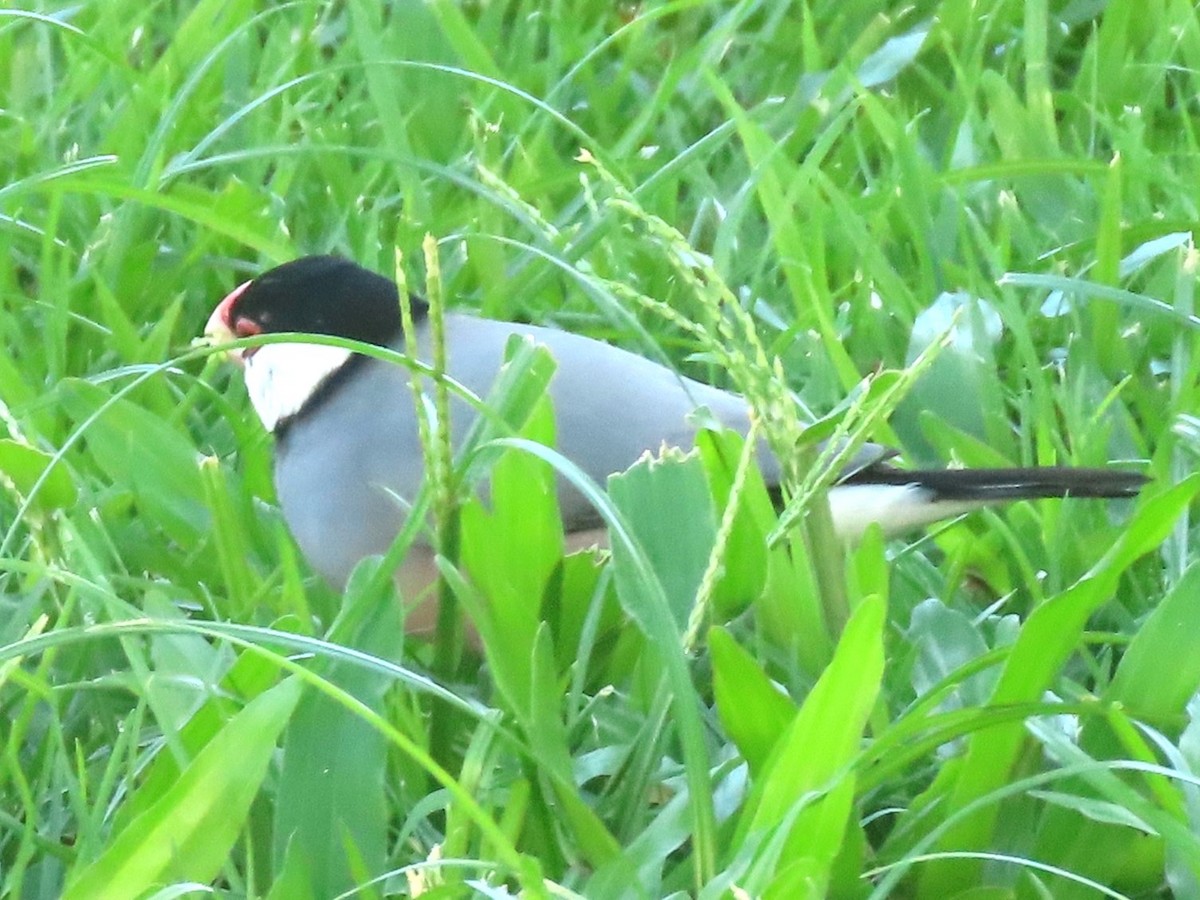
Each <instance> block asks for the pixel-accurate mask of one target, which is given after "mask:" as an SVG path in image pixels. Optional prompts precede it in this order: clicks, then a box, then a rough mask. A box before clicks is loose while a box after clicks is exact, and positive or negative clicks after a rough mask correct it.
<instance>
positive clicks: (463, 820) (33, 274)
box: [0, 0, 1200, 898]
mask: <svg viewBox="0 0 1200 900" xmlns="http://www.w3.org/2000/svg"><path fill="white" fill-rule="evenodd" d="M0 61H2V62H3V65H0V98H2V100H0V107H2V113H0V138H2V143H3V146H4V147H5V148H6V149H5V152H4V154H3V157H2V158H3V162H2V163H0V166H3V171H4V177H3V180H2V182H0V251H2V252H0V258H3V259H5V260H6V261H7V262H6V264H4V265H0V304H2V308H3V315H2V316H0V335H2V336H3V339H4V345H5V346H6V347H7V348H8V352H7V353H5V354H3V355H0V421H2V423H3V428H2V430H3V432H5V433H4V434H2V435H0V482H2V484H3V490H0V715H2V717H3V720H4V721H5V722H6V723H7V724H6V725H5V726H4V727H2V728H0V746H2V752H3V755H2V762H0V798H2V802H0V894H3V895H4V896H14V897H18V896H19V897H43V896H44V897H57V896H60V895H63V894H65V895H67V896H72V897H95V896H111V897H125V896H144V895H149V894H153V893H154V892H155V891H157V892H159V894H160V895H161V896H181V895H184V894H188V893H196V894H201V893H206V892H211V891H213V890H217V891H220V892H222V893H225V894H229V895H246V896H274V897H302V896H313V897H333V896H349V895H351V894H361V895H363V896H383V895H389V894H405V893H409V892H411V893H418V892H424V893H426V894H428V895H432V896H460V895H466V894H469V893H472V892H476V893H482V894H484V895H490V896H504V895H505V893H504V892H505V890H512V891H516V890H522V891H526V892H528V893H529V894H530V895H532V896H549V895H554V896H572V895H578V896H586V897H608V896H626V895H628V896H645V897H656V896H666V895H670V894H676V895H684V894H690V895H695V896H703V897H718V896H747V895H748V896H772V897H795V896H826V895H830V896H838V897H866V896H872V897H873V896H881V897H882V896H893V895H898V896H921V897H938V898H942V897H950V896H955V895H957V894H964V893H966V892H968V891H971V890H972V889H974V888H978V887H980V886H986V887H988V888H990V889H991V891H992V892H993V893H994V894H995V895H996V896H1013V897H1018V896H1019V897H1027V896H1029V897H1032V896H1054V897H1068V898H1070V897H1076V896H1078V897H1084V896H1094V895H1095V894H1096V893H1098V892H1099V893H1101V894H1103V895H1106V896H1151V895H1163V896H1165V895H1167V894H1168V893H1173V894H1174V895H1175V896H1192V895H1196V894H1197V893H1200V863H1198V862H1197V860H1200V821H1198V820H1197V812H1196V810H1197V809H1200V805H1198V801H1200V793H1198V791H1197V785H1198V784H1200V782H1198V780H1197V775H1196V774H1195V769H1196V768H1197V767H1198V766H1200V757H1198V756H1197V751H1196V739H1197V734H1198V732H1197V725H1196V723H1195V721H1194V719H1193V716H1194V714H1195V709H1196V706H1195V704H1194V703H1193V697H1194V695H1195V694H1196V689H1197V687H1198V686H1200V663H1198V662H1197V660H1200V646H1198V645H1200V599H1198V598H1200V583H1198V582H1197V579H1198V578H1200V575H1198V574H1197V568H1196V566H1195V564H1194V563H1195V557H1196V551H1195V549H1194V548H1195V546H1196V542H1195V540H1194V537H1193V527H1192V524H1191V520H1190V517H1189V504H1190V501H1191V499H1192V498H1193V496H1194V495H1195V493H1196V490H1197V486H1198V482H1197V480H1196V478H1195V477H1194V476H1193V475H1191V474H1190V473H1191V470H1192V469H1193V468H1194V466H1195V460H1196V457H1197V453H1198V452H1200V428H1198V426H1197V417H1198V415H1200V414H1198V412H1197V409H1198V406H1200V404H1198V398H1197V391H1198V385H1200V379H1198V377H1197V375H1198V367H1200V358H1198V357H1200V354H1197V352H1196V340H1197V327H1198V325H1200V319H1197V318H1196V315H1195V309H1194V279H1195V274H1196V259H1197V257H1196V253H1195V250H1194V248H1193V241H1192V232H1193V230H1194V229H1195V227H1196V221H1197V215H1198V213H1197V209H1198V206H1200V149H1198V147H1197V142H1198V134H1197V122H1198V121H1200V120H1198V118H1197V114H1198V112H1200V110H1198V108H1197V105H1196V97H1197V96H1200V83H1198V78H1197V69H1198V67H1200V21H1198V19H1197V15H1196V13H1195V11H1194V9H1193V8H1192V7H1191V6H1190V5H1189V4H1188V3H1185V2H1182V0H1153V2H1150V3H1137V4H1135V3H1132V2H1121V0H1112V2H1108V3H1101V4H1083V5H1081V4H1071V3H1055V4H1051V3H1047V2H1045V0H1030V2H1026V3H1017V2H1012V0H1007V2H1006V0H997V2H994V3H991V4H987V5H982V6H981V5H979V4H967V3H959V2H950V0H943V2H921V3H917V4H911V5H908V6H893V5H891V4H886V3H881V2H879V0H859V2H850V3H846V2H822V0H812V2H807V3H790V4H784V3H763V2H740V3H727V4H721V3H716V2H705V0H676V2H670V3H664V4H659V5H639V4H618V5H609V4H598V5H597V4H584V3H576V4H571V3H565V2H554V3H548V4H543V3H533V2H525V0H512V2H508V3H495V2H493V3H470V4H454V3H447V2H443V3H428V4H418V3H404V2H396V3H385V4H378V3H371V2H367V0H346V2H339V3H316V2H310V0H295V2H291V3H285V4H278V5H277V4H260V3H254V2H251V0H199V2H196V3H144V4H132V3H128V2H125V0H115V2H114V0H104V2H100V0H91V2H88V0H84V2H79V3H74V4H55V3H44V4H42V3H35V2H32V0H29V2H27V3H25V4H24V5H23V6H22V8H20V9H16V8H8V9H4V10H0ZM427 234H431V235H433V236H435V237H436V239H437V257H438V258H439V259H440V263H441V272H440V274H439V273H430V272H427V270H426V267H425V265H424V264H423V255H422V252H421V250H420V247H421V244H422V240H423V238H424V237H425V235H427ZM397 248H400V249H402V250H403V252H404V261H405V266H406V274H407V277H408V279H409V281H410V283H411V284H412V285H413V286H415V287H419V286H422V285H425V284H426V281H427V276H429V275H430V274H433V275H434V276H435V278H434V280H435V282H437V283H440V284H441V286H442V290H443V291H444V295H445V297H446V298H447V302H448V303H449V304H450V305H452V306H453V307H455V308H461V309H469V310H476V311H479V312H481V313H483V314H485V315H488V316H493V317H498V318H510V319H520V320H532V321H538V322H544V323H553V324H557V325H559V326H561V327H564V328H569V329H571V330H575V331H579V332H582V333H586V334H590V335H592V336H594V337H598V338H601V339H605V340H610V341H613V342H616V343H619V344H621V345H624V346H628V347H631V348H633V349H636V350H638V351H639V352H641V353H644V354H646V355H649V356H652V357H655V358H659V359H662V360H664V361H668V362H670V363H671V364H673V365H675V366H677V367H678V368H680V369H681V370H682V371H686V372H688V373H689V374H692V375H695V376H697V377H701V378H704V379H707V380H709V381H713V382H716V383H720V384H723V385H726V386H729V387H731V388H735V389H737V390H740V391H742V392H744V393H746V394H747V396H749V397H750V398H752V399H753V401H754V402H755V405H756V406H757V407H758V408H759V409H760V411H762V412H763V413H764V417H763V422H762V428H763V430H764V433H765V435H766V437H767V439H768V440H769V441H771V442H772V444H773V445H774V446H775V447H776V448H780V449H787V448H790V447H792V446H795V447H796V450H795V453H796V455H795V457H794V459H795V462H794V464H793V463H791V462H790V459H791V458H790V457H789V465H790V468H791V469H792V474H793V480H794V481H795V482H796V483H795V484H793V485H792V489H793V494H794V496H795V497H796V498H797V500H796V504H797V505H795V506H793V508H792V509H790V510H788V511H787V512H786V513H785V518H786V520H787V521H788V522H795V521H796V520H797V519H800V520H801V523H800V525H799V526H797V527H787V528H780V527H779V519H778V517H777V515H776V512H775V511H774V509H773V507H772V505H771V503H770V501H769V499H768V497H767V495H766V492H765V489H764V488H763V486H762V484H761V482H760V481H759V479H757V477H756V476H755V474H754V472H753V471H752V469H749V468H747V466H746V465H745V464H744V460H742V457H741V456H740V454H741V452H742V450H741V448H740V446H739V445H738V443H737V442H736V441H731V440H730V439H729V438H728V437H727V436H720V435H714V436H712V437H710V438H706V443H705V444H704V446H702V447H701V451H702V452H701V454H700V456H691V457H687V458H674V457H673V458H668V459H666V460H664V461H662V462H660V463H656V464H653V465H651V464H649V463H643V464H639V465H638V466H636V467H635V468H634V469H632V470H631V471H630V472H628V473H625V474H623V475H621V476H619V477H618V478H616V479H614V480H613V481H612V482H610V484H608V485H591V484H588V483H585V481H584V479H583V477H582V475H581V474H580V473H577V472H574V471H573V470H572V469H571V467H570V466H569V465H568V464H567V463H566V462H565V461H564V460H562V459H561V458H559V457H557V456H556V454H554V452H553V451H552V450H551V449H547V445H548V444H549V445H552V435H553V418H552V410H550V409H549V408H548V407H546V405H545V404H544V402H542V401H541V400H540V396H541V391H540V388H541V386H542V385H544V384H545V382H546V379H548V378H550V377H552V371H553V361H552V360H550V359H549V357H548V356H547V355H546V354H545V352H544V351H539V350H537V349H536V348H528V347H526V348H518V349H517V350H515V355H514V357H513V359H512V361H511V365H510V368H509V370H508V372H507V375H506V379H505V381H504V384H503V385H502V386H501V387H500V388H499V389H498V391H497V393H496V395H495V396H493V397H491V398H489V403H490V404H491V405H492V406H493V407H494V408H495V409H496V410H497V411H498V414H497V416H496V417H495V418H494V419H493V420H492V425H491V426H489V428H488V429H485V430H484V431H482V432H481V433H479V434H478V435H476V436H475V438H476V440H475V442H474V444H473V446H474V447H475V448H476V451H475V452H474V453H472V454H468V455H466V456H464V457H462V458H461V459H460V460H459V461H458V464H457V469H456V473H457V474H454V475H453V479H452V482H447V485H448V486H449V487H450V488H454V487H456V486H457V487H459V488H462V486H463V485H469V484H470V481H471V479H472V478H477V477H479V476H480V475H482V474H484V473H487V474H488V476H489V477H490V479H491V484H492V491H491V495H492V498H493V502H492V503H491V504H489V505H484V504H482V503H481V502H480V501H478V500H476V499H473V498H472V496H471V493H470V491H468V490H466V489H465V488H462V489H461V490H459V492H458V502H460V503H461V504H462V505H461V507H460V509H459V511H458V515H459V521H460V523H461V532H460V533H461V552H460V553H459V554H457V557H455V555H454V554H451V555H450V556H449V557H447V558H445V559H444V560H443V572H444V578H445V581H446V589H447V590H449V591H451V592H452V593H453V596H454V597H456V598H457V600H458V602H459V604H460V606H461V608H462V609H463V610H464V611H465V613H466V615H467V616H469V617H470V618H471V620H472V621H473V623H474V627H475V628H476V629H477V630H478V633H479V634H480V636H481V638H482V641H483V652H482V654H481V655H479V656H477V655H475V654H473V653H470V652H466V653H459V652H445V648H447V647H449V649H450V650H454V647H453V645H452V644H449V645H448V644H446V643H445V642H443V644H441V645H440V646H441V647H442V648H443V650H442V651H438V650H437V649H436V646H431V645H428V644H420V643H417V642H412V641H408V642H406V641H405V640H404V639H403V637H402V629H401V627H400V624H399V618H400V613H399V609H398V607H397V605H396V603H395V601H394V598H392V597H391V596H390V594H389V592H388V591H387V589H386V585H387V583H388V579H387V577H386V576H387V570H386V566H387V565H388V564H389V563H390V562H392V561H394V560H385V561H384V562H383V563H382V565H383V566H384V568H382V569H381V568H378V567H377V566H376V564H373V563H368V564H365V565H364V566H363V567H362V569H360V571H359V572H358V573H357V575H356V577H355V578H354V579H352V582H351V585H350V586H349V588H348V589H347V591H346V594H345V595H344V596H338V595H334V594H333V593H332V592H331V591H330V590H329V589H328V588H327V587H325V586H323V585H322V584H321V583H320V582H319V581H318V580H317V579H315V578H314V577H313V576H312V575H311V574H310V573H309V572H308V571H307V570H306V568H305V566H304V563H303V561H302V560H301V559H300V558H299V556H298V553H297V551H296V550H295V548H294V546H293V545H292V543H291V540H290V538H289V536H288V535H287V531H286V527H285V526H284V524H283V522H282V520H281V518H280V516H279V514H278V512H277V510H276V509H275V507H274V505H273V487H272V484H271V447H270V441H269V438H268V437H267V436H266V435H264V434H263V432H262V431H261V429H260V428H259V426H258V424H257V422H256V421H255V420H254V419H253V416H252V414H251V412H250V410H249V406H248V404H247V402H246V398H245V394H244V391H243V390H242V388H241V386H240V384H239V383H238V382H237V379H236V378H235V377H232V376H231V374H230V373H229V372H227V371H226V370H225V369H224V368H223V367H222V366H220V365H219V362H218V360H217V359H216V358H215V357H214V356H212V355H211V353H210V351H209V350H208V349H207V348H204V347H193V346H192V341H193V338H194V337H195V336H196V335H197V333H198V331H199V330H200V328H201V326H202V323H203V322H204V320H205V319H206V317H207V314H208V312H209V310H210V309H211V307H212V306H213V305H214V304H215V302H216V301H217V300H218V299H219V298H220V297H221V296H223V294H224V293H225V292H227V291H228V290H229V289H230V288H231V287H232V286H233V285H235V284H236V283H238V282H240V281H242V280H245V279H246V278H247V277H250V276H251V275H253V274H254V273H256V272H258V271H260V270H261V269H262V268H264V267H266V266H269V265H271V264H274V263H278V262H281V261H283V260H286V259H288V258H291V257H293V256H295V255H298V254H301V253H308V252H326V251H336V252H340V253H343V254H346V255H348V256H351V257H353V258H354V259H356V260H358V261H360V262H362V263H363V264H366V265H369V266H373V267H375V268H376V269H378V270H380V271H390V270H391V269H392V268H393V266H394V264H395V252H396V249H397ZM598 387H600V388H602V386H598ZM788 391H790V392H791V393H792V394H794V396H795V398H796V399H797V400H798V403H797V404H794V405H793V404H792V403H790V402H789V398H788V394H787V392H788ZM793 416H798V417H799V418H800V419H803V420H805V421H807V422H808V423H810V424H811V423H816V424H814V425H813V426H812V427H811V428H810V429H809V430H807V431H805V432H804V436H803V437H801V438H800V443H799V444H798V445H797V444H796V438H797V436H796V428H795V425H794V422H793V421H792V417H793ZM830 435H840V436H843V437H845V438H848V439H849V441H850V444H849V446H853V445H854V444H855V443H856V442H859V441H861V440H863V439H866V438H870V439H873V440H880V441H884V442H888V443H895V444H898V445H900V446H902V447H903V448H904V450H905V453H906V456H907V457H908V459H910V460H912V461H914V462H917V463H922V464H924V463H933V462H937V463H947V462H961V463H965V464H969V465H1002V464H1081V465H1099V464H1102V463H1104V462H1105V461H1106V460H1120V461H1127V462H1135V463H1137V464H1138V465H1139V466H1142V467H1144V468H1145V469H1146V471H1147V472H1148V473H1149V474H1150V475H1151V476H1152V477H1153V479H1154V481H1153V484H1152V485H1151V486H1149V487H1148V488H1147V489H1146V491H1145V492H1144V495H1143V496H1142V497H1141V498H1140V499H1139V500H1137V501H1134V502H1122V503H1111V504H1106V503H1099V502H1084V501H1071V500H1067V501H1064V502H1047V503H1039V504H1019V505H1016V506H1014V507H1012V508H1010V509H1007V510H1005V511H1003V512H1000V513H988V514H981V515H977V516H973V517H970V518H968V519H966V520H963V521H960V522H955V523H951V524H950V525H947V526H945V527H942V528H939V529H937V530H935V531H934V532H933V533H932V534H931V535H928V536H925V537H914V539H913V540H912V541H907V542H888V543H885V542H884V541H882V540H881V539H880V538H879V536H878V535H875V534H872V535H868V536H867V538H866V539H865V540H864V541H863V542H862V544H861V545H859V546H857V547H855V548H850V549H848V550H845V551H844V550H843V548H841V547H839V546H838V545H837V544H836V543H835V542H833V541H832V540H830V538H829V535H828V528H827V526H826V525H825V524H823V517H822V515H821V501H820V492H819V488H820V486H821V484H822V483H823V482H824V481H827V480H828V477H829V473H830V472H831V471H832V469H833V467H834V465H835V464H836V461H833V460H826V459H822V458H820V456H819V454H818V452H817V448H816V444H815V439H816V438H818V437H820V438H823V437H828V436H830ZM809 439H812V440H809ZM739 461H741V462H742V463H743V464H741V465H740V466H739ZM556 473H557V474H556ZM556 477H566V478H572V479H574V480H575V481H576V482H577V483H578V485H579V486H580V487H581V489H583V490H585V491H587V492H589V493H590V495H591V496H592V497H593V500H594V502H595V504H596V506H597V508H598V510H599V511H600V512H601V514H602V515H603V516H604V518H605V519H606V520H607V522H608V524H609V526H610V534H611V535H612V544H613V549H612V554H611V559H609V558H607V557H605V558H602V559H598V558H597V557H595V556H593V555H592V554H588V553H584V554H576V555H570V556H567V557H566V558H564V557H563V547H562V540H561V530H560V527H559V524H558V519H557V512H556V508H555V505H554V503H553V499H552V494H551V493H550V491H549V486H550V485H551V484H553V482H554V479H555V478H556ZM444 487H445V485H444ZM450 496H451V494H450V493H448V492H443V495H442V496H441V498H440V499H439V500H438V502H437V504H435V505H438V506H442V505H445V504H446V503H447V502H448V498H449V497H450ZM800 513H804V515H799V514H800ZM422 521H423V520H422V519H420V518H414V519H413V523H414V524H413V528H412V529H411V531H410V532H409V533H406V534H405V535H403V536H402V537H401V538H400V540H399V541H398V542H397V545H396V547H395V549H394V553H393V554H392V556H393V557H397V558H398V557H400V556H402V555H403V554H404V552H406V549H407V547H408V545H409V543H410V542H411V540H413V539H415V538H416V537H417V534H416V531H417V528H418V525H419V524H420V522H422ZM664 526H665V527H664Z"/></svg>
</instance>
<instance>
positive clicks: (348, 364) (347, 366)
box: [271, 298, 426, 446]
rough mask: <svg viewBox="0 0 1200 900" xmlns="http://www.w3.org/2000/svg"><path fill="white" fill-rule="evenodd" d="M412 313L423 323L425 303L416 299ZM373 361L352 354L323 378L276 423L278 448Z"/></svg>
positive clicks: (396, 342) (396, 340) (397, 339)
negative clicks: (298, 424) (294, 427)
mask: <svg viewBox="0 0 1200 900" xmlns="http://www.w3.org/2000/svg"><path fill="white" fill-rule="evenodd" d="M412 313H413V324H414V325H415V324H416V323H418V322H420V321H422V320H423V319H424V318H425V314H426V309H425V305H424V303H418V302H417V301H416V298H414V302H413V308H412ZM400 337H401V334H397V335H395V336H394V339H393V340H392V341H389V342H387V343H384V344H381V345H380V346H382V347H389V346H391V347H395V346H399V343H400ZM372 359H373V358H372V357H370V356H364V355H363V354H361V353H351V354H350V356H349V357H348V358H347V359H346V361H345V362H344V363H342V364H341V365H340V366H338V367H337V368H336V369H334V370H333V371H332V372H330V373H329V374H328V375H326V376H325V377H324V378H322V379H321V381H320V382H319V383H318V384H317V386H316V388H314V389H313V392H312V393H311V394H309V395H308V398H307V399H306V400H305V401H304V402H303V403H302V404H300V408H299V409H298V410H296V411H295V412H294V413H291V414H290V415H286V416H282V417H281V418H280V419H279V421H277V422H276V423H275V428H274V429H273V431H272V432H271V433H272V434H274V435H275V444H276V446H279V445H281V444H283V443H284V442H285V441H286V440H287V436H288V432H290V431H291V429H292V426H293V425H294V424H295V423H296V422H300V421H303V420H304V419H306V418H308V417H310V416H312V415H314V414H315V413H316V412H317V411H318V410H320V409H321V408H322V407H324V406H325V404H326V403H328V402H329V401H330V399H331V398H332V397H334V396H336V395H337V392H338V391H339V390H340V389H341V387H342V385H344V384H346V383H347V382H348V381H349V380H350V379H351V378H353V377H354V373H355V372H357V371H358V370H359V369H361V368H362V367H363V366H365V365H367V364H368V363H369V362H372Z"/></svg>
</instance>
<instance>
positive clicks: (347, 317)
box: [223, 256, 424, 345]
mask: <svg viewBox="0 0 1200 900" xmlns="http://www.w3.org/2000/svg"><path fill="white" fill-rule="evenodd" d="M226 299H227V301H229V305H228V307H227V308H226V310H225V311H224V316H223V318H224V319H225V325H226V326H227V327H228V329H229V330H230V331H231V332H233V333H234V334H236V335H246V334H262V333H266V334H269V333H278V332H284V331H299V332H304V333H306V334H327V335H332V336H334V337H344V338H350V339H353V340H358V341H363V342H366V343H370V344H377V345H387V344H390V343H392V342H394V341H395V340H396V339H397V338H398V337H399V336H400V333H401V325H400V303H399V297H398V295H397V292H396V285H395V284H394V283H393V282H392V281H391V280H390V279H388V278H384V277H383V276H382V275H377V274H376V273H374V272H371V271H369V270H367V269H364V268H363V267H362V266H360V265H357V264H356V263H353V262H351V261H350V260H347V259H342V258H341V257H338V256H304V257H301V258H300V259H296V260H293V261H292V262H289V263H284V264H283V265H282V266H278V267H276V268H274V269H271V270H269V271H267V272H264V273H263V274H262V275H259V276H258V277H257V278H255V279H254V280H253V281H251V282H250V283H249V284H247V285H246V286H245V288H244V289H241V290H239V291H235V292H234V293H233V294H231V295H230V296H229V297H228V298H226ZM223 305H224V304H223ZM423 312H424V304H423V303H421V302H420V301H418V300H415V299H414V303H413V314H414V316H417V317H420V315H421V314H422V313H423Z"/></svg>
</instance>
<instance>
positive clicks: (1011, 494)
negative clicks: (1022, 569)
mask: <svg viewBox="0 0 1200 900" xmlns="http://www.w3.org/2000/svg"><path fill="white" fill-rule="evenodd" d="M1147 481H1149V479H1148V478H1147V477H1146V476H1145V475H1142V474H1140V473H1138V472H1122V471H1119V470H1117V469H1077V468H1071V467H1069V466H1043V467H1035V468H1028V469H918V470H909V471H906V470H904V469H897V468H896V467H895V466H889V465H886V464H882V463H880V464H876V465H873V466H867V467H866V468H864V469H860V470H859V471H857V472H855V473H854V474H852V475H851V476H850V477H849V478H847V479H846V480H845V481H843V482H841V483H842V484H913V485H919V486H921V487H924V488H928V489H929V490H930V491H932V492H933V494H934V495H935V499H937V500H984V501H989V500H997V501H998V500H1026V499H1034V498H1037V497H1066V496H1071V497H1134V496H1136V495H1137V493H1138V490H1139V489H1140V488H1141V487H1142V485H1144V484H1145V483H1146V482H1147Z"/></svg>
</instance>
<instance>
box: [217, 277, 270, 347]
mask: <svg viewBox="0 0 1200 900" xmlns="http://www.w3.org/2000/svg"><path fill="white" fill-rule="evenodd" d="M249 286H250V282H249V281H246V282H243V283H242V284H239V285H238V286H237V287H235V288H234V289H233V290H232V291H230V292H229V293H228V294H227V295H226V296H225V299H224V300H222V301H221V302H220V303H218V304H217V308H216V309H214V310H213V311H212V315H211V316H209V317H208V323H207V324H206V325H205V326H204V334H205V335H206V336H208V337H210V338H212V339H213V340H214V341H217V342H221V341H232V340H234V339H235V338H240V337H249V336H250V335H252V334H259V333H261V329H259V328H258V327H257V326H255V325H254V324H253V323H251V322H249V321H247V320H244V319H243V320H241V321H239V322H235V321H234V318H233V304H234V303H236V302H237V299H238V297H240V296H241V295H242V292H243V291H245V290H246V288H248V287H249ZM257 349H258V348H257V347H247V348H244V349H242V350H231V351H230V352H229V357H230V358H231V359H232V360H233V361H234V362H236V363H237V364H238V365H244V364H245V362H246V360H248V359H249V358H250V357H251V356H253V355H254V351H255V350H257Z"/></svg>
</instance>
